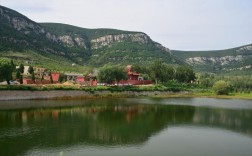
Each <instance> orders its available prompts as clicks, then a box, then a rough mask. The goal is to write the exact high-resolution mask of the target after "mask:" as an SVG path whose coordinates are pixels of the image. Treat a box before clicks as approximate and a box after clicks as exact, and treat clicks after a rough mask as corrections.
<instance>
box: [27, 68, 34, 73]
mask: <svg viewBox="0 0 252 156" xmlns="http://www.w3.org/2000/svg"><path fill="white" fill-rule="evenodd" d="M28 73H29V74H32V73H34V69H33V67H32V66H29V68H28Z"/></svg>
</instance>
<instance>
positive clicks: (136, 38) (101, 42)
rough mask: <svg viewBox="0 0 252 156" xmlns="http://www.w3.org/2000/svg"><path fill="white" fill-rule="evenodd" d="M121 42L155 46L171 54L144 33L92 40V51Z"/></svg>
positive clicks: (107, 36) (109, 36)
mask: <svg viewBox="0 0 252 156" xmlns="http://www.w3.org/2000/svg"><path fill="white" fill-rule="evenodd" d="M120 42H137V43H140V44H154V45H155V46H156V47H158V48H159V49H162V50H165V51H167V52H170V50H169V49H168V48H165V47H163V46H162V45H161V44H159V43H155V42H153V41H152V40H151V38H150V37H149V36H148V35H146V34H144V33H131V34H119V35H106V36H102V37H99V38H96V39H93V40H91V45H92V49H99V48H102V47H104V46H108V47H109V46H111V45H112V44H114V43H120Z"/></svg>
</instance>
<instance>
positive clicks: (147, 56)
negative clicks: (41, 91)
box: [0, 6, 184, 70]
mask: <svg viewBox="0 0 252 156" xmlns="http://www.w3.org/2000/svg"><path fill="white" fill-rule="evenodd" d="M0 21H1V22H0V43H1V44H0V56H1V57H8V58H11V59H14V60H16V62H32V63H33V64H34V65H40V66H45V67H47V68H52V69H56V70H65V69H68V70H75V69H76V70H77V69H78V70H79V69H81V68H82V67H83V65H84V66H94V67H99V66H103V65H105V64H123V65H126V64H133V63H140V64H149V63H151V62H152V61H154V60H157V59H158V60H163V61H164V62H166V63H168V64H184V62H183V61H180V60H179V59H177V58H176V57H175V56H173V55H172V54H171V52H170V50H169V49H167V48H165V47H163V46H162V45H161V44H159V43H156V42H154V41H153V40H151V38H150V37H149V36H148V35H146V34H145V33H142V32H131V31H122V30H115V29H85V28H80V27H75V26H71V25H65V24H58V23H36V22H34V21H32V20H30V19H28V18H27V17H25V16H24V15H22V14H20V13H18V12H16V11H14V10H11V9H8V8H6V7H3V6H0ZM72 63H75V64H76V66H75V67H71V64H72Z"/></svg>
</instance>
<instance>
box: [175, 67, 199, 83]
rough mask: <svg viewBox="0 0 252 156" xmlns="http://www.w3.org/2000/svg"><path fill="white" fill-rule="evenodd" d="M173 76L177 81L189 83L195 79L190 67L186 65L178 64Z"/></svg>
mask: <svg viewBox="0 0 252 156" xmlns="http://www.w3.org/2000/svg"><path fill="white" fill-rule="evenodd" d="M175 78H176V80H178V81H179V82H184V83H190V82H191V81H194V80H195V78H196V76H195V73H194V71H193V70H192V69H191V68H189V67H187V66H179V67H177V69H176V73H175Z"/></svg>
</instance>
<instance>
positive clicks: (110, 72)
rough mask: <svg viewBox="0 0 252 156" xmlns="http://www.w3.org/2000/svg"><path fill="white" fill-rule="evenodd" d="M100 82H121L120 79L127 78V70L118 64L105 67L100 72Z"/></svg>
mask: <svg viewBox="0 0 252 156" xmlns="http://www.w3.org/2000/svg"><path fill="white" fill-rule="evenodd" d="M98 79H99V81H100V82H105V83H112V82H113V81H116V82H119V81H120V80H124V79H127V74H126V71H125V70H124V69H123V68H121V67H118V66H109V67H103V68H101V69H100V71H99V74H98Z"/></svg>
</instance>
